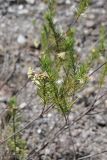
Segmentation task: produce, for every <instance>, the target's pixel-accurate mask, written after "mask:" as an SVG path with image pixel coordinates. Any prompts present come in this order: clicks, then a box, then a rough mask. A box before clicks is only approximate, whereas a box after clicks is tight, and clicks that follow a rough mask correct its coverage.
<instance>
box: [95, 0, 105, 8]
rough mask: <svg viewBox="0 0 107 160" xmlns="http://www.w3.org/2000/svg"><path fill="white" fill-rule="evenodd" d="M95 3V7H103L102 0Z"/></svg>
mask: <svg viewBox="0 0 107 160" xmlns="http://www.w3.org/2000/svg"><path fill="white" fill-rule="evenodd" d="M96 5H97V7H103V6H104V0H101V1H98V2H97V4H96Z"/></svg>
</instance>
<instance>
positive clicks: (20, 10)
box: [17, 9, 29, 15]
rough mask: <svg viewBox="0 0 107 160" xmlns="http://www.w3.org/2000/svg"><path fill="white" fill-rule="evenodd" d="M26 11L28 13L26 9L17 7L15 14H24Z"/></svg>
mask: <svg viewBox="0 0 107 160" xmlns="http://www.w3.org/2000/svg"><path fill="white" fill-rule="evenodd" d="M28 13H29V11H28V10H27V9H19V10H18V11H17V14H19V15H26V14H28Z"/></svg>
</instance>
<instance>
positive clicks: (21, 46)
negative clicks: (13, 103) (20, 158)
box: [0, 0, 107, 160]
mask: <svg viewBox="0 0 107 160" xmlns="http://www.w3.org/2000/svg"><path fill="white" fill-rule="evenodd" d="M78 2H79V0H58V1H57V16H56V17H55V20H54V21H55V23H56V24H57V26H58V27H60V29H62V30H64V31H66V30H67V29H68V28H69V27H70V26H71V25H72V24H73V21H74V19H73V15H74V12H75V10H76V7H77V5H78ZM46 10H47V4H46V3H45V2H44V1H41V0H35V1H33V2H32V4H31V3H30V2H28V1H26V0H18V1H16V0H0V118H1V123H2V119H3V118H4V115H5V113H6V111H7V110H8V106H7V102H8V101H9V99H10V97H11V96H13V95H15V96H16V98H17V106H18V108H19V110H20V114H21V116H22V121H23V123H21V125H20V127H24V126H25V125H26V124H27V123H29V122H30V121H32V120H33V119H35V118H37V117H38V115H39V114H40V113H41V110H42V102H41V100H40V98H39V97H38V96H37V94H36V87H35V86H34V85H33V84H32V82H30V81H29V80H28V77H27V71H28V67H29V66H33V67H34V68H35V69H36V70H38V69H39V67H40V65H39V54H40V47H37V48H35V47H34V44H33V41H34V39H36V40H37V41H38V42H39V43H40V33H41V26H42V23H43V14H44V12H45V11H46ZM101 24H103V25H105V26H106V29H107V1H106V0H92V3H91V5H90V6H89V8H88V9H87V11H86V12H85V14H84V15H82V16H81V18H80V19H79V20H78V22H77V23H76V24H75V25H76V27H77V35H76V37H77V40H76V46H75V48H76V50H77V52H78V53H79V54H80V56H82V57H83V58H84V57H86V56H87V54H88V53H89V52H90V50H91V49H92V48H93V47H95V46H96V45H97V43H98V34H99V27H100V25H101ZM102 59H103V57H102ZM102 61H103V60H102ZM92 71H93V68H92ZM96 77H97V74H95V75H93V76H92V77H91V83H90V84H89V85H88V86H87V87H86V89H84V90H83V91H82V92H80V93H79V95H78V96H80V100H79V101H78V103H77V104H75V106H74V107H73V109H72V112H71V114H70V122H71V133H72V137H71V136H70V135H69V132H68V130H67V129H65V130H64V131H63V133H61V134H59V135H55V133H56V132H57V131H58V130H59V128H60V127H61V126H63V123H64V120H63V118H62V116H61V115H59V114H58V113H57V111H55V110H54V109H53V110H51V111H49V112H48V113H46V114H45V115H44V116H43V117H39V118H38V119H37V120H36V121H34V122H33V123H31V124H30V125H29V126H28V127H27V128H26V129H24V130H23V132H22V137H23V139H25V140H26V141H27V145H28V149H29V152H30V151H32V149H33V148H35V151H36V152H37V151H38V150H39V149H40V148H41V147H42V145H43V143H45V142H48V141H49V144H48V145H47V146H46V147H44V149H41V151H40V152H39V154H36V155H33V158H32V159H33V160H37V159H38V160H40V159H43V160H47V159H49V160H50V159H52V160H59V159H60V160H72V159H73V154H74V148H75V152H76V158H77V159H78V160H79V158H80V157H82V156H85V155H93V154H97V153H100V152H102V151H105V150H106V148H107V100H106V97H103V102H102V103H101V101H102V100H100V99H99V101H97V104H96V105H95V110H94V114H92V113H91V114H89V115H87V116H84V117H83V118H82V119H81V120H80V121H77V122H76V123H74V124H73V121H74V119H75V118H76V117H78V116H79V115H81V114H83V113H84V112H85V111H86V110H87V108H88V107H89V106H90V105H91V104H92V103H94V99H95V97H97V98H98V97H99V96H100V95H103V94H104V93H106V88H105V90H101V91H100V92H99V90H98V88H96V83H97V82H96V81H97V80H96ZM96 112H97V114H95V113H96ZM54 136H55V138H53V137H54ZM53 139H54V140H53ZM73 144H74V147H73ZM1 148H2V147H1ZM0 154H1V157H0V158H1V159H0V160H3V158H2V149H0ZM31 157H32V155H31ZM85 159H86V160H106V159H107V152H105V153H103V154H98V155H95V156H93V157H91V158H88V157H87V158H85ZM29 160H30V158H29Z"/></svg>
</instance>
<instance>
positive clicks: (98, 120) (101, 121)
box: [95, 115, 106, 127]
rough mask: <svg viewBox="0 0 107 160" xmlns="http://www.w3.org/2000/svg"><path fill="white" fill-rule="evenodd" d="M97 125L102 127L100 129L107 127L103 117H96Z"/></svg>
mask: <svg viewBox="0 0 107 160" xmlns="http://www.w3.org/2000/svg"><path fill="white" fill-rule="evenodd" d="M95 118H96V123H97V124H98V125H99V126H100V127H105V126H106V122H105V121H104V119H103V118H102V116H101V115H96V117H95Z"/></svg>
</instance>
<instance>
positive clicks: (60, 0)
mask: <svg viewBox="0 0 107 160" xmlns="http://www.w3.org/2000/svg"><path fill="white" fill-rule="evenodd" d="M64 3H65V0H59V1H58V2H57V4H59V5H60V4H64Z"/></svg>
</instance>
